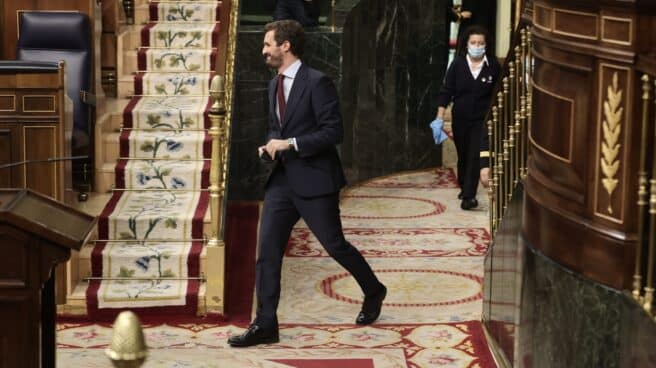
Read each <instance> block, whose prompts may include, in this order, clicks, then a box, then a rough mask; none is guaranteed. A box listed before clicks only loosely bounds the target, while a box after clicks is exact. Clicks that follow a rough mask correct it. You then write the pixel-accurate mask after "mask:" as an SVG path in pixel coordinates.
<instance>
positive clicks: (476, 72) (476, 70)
mask: <svg viewBox="0 0 656 368" xmlns="http://www.w3.org/2000/svg"><path fill="white" fill-rule="evenodd" d="M466 57H467V64H468V65H469V71H470V72H471V73H472V76H473V77H474V79H476V78H478V75H479V74H481V70H483V64H487V56H485V55H483V62H481V63H479V64H478V66H476V67H475V66H473V63H472V60H471V58H470V57H469V55H467V56H466ZM285 96H286V95H285ZM285 98H287V97H285Z"/></svg>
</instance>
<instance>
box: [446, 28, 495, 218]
mask: <svg viewBox="0 0 656 368" xmlns="http://www.w3.org/2000/svg"><path fill="white" fill-rule="evenodd" d="M488 39H489V36H488V32H487V30H486V29H485V28H484V27H481V26H471V27H469V28H467V29H466V30H465V31H464V32H463V34H462V40H460V45H461V47H460V49H459V50H458V52H457V55H456V57H455V58H454V60H453V62H452V63H451V65H450V66H449V69H448V70H447V72H446V76H445V77H444V83H443V84H442V89H441V90H440V94H439V96H438V103H437V106H438V108H437V119H442V120H443V119H444V111H445V109H446V107H447V106H448V105H449V103H451V102H453V108H452V111H451V116H452V129H453V139H454V141H455V144H456V151H457V154H458V168H457V174H458V184H459V185H460V193H459V194H458V198H459V199H461V200H462V202H461V204H460V207H461V208H462V209H464V210H470V209H472V208H475V207H477V206H478V201H477V200H476V191H477V189H478V180H479V175H480V170H481V168H482V167H485V166H487V162H488V160H487V159H484V160H481V158H480V157H481V156H486V155H485V154H484V153H483V152H487V142H486V141H484V140H483V135H484V134H487V129H486V128H485V124H484V120H485V115H486V113H487V110H488V108H489V106H490V100H491V98H492V92H493V89H494V85H495V84H496V82H497V79H498V78H499V71H500V67H499V63H498V61H497V60H496V58H495V57H494V55H492V54H490V53H489V52H488V51H487V50H488V45H487V41H488ZM481 164H483V165H481Z"/></svg>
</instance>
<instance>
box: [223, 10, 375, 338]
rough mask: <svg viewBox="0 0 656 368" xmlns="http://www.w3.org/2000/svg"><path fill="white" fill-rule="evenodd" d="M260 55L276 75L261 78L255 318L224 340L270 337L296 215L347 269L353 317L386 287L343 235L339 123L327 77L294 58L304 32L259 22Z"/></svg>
mask: <svg viewBox="0 0 656 368" xmlns="http://www.w3.org/2000/svg"><path fill="white" fill-rule="evenodd" d="M265 31H266V34H265V36H264V46H263V48H262V54H263V55H264V57H265V62H266V64H267V66H269V67H271V68H273V69H275V70H277V72H278V76H277V77H276V78H274V79H272V80H271V82H270V83H269V126H268V134H267V143H266V145H264V146H261V147H259V148H258V153H259V155H260V157H261V158H263V159H265V158H268V160H271V161H273V162H272V166H273V170H272V172H271V174H270V175H269V178H268V179H267V183H266V187H265V194H264V205H263V209H262V219H261V222H260V234H259V253H258V259H257V266H256V280H255V283H256V294H257V312H256V318H255V320H254V321H253V322H252V323H251V325H250V327H249V328H248V330H246V332H244V333H243V334H242V335H240V336H233V337H231V338H230V339H229V340H228V343H229V344H230V345H231V346H240V347H241V346H252V345H257V344H263V343H275V342H278V319H277V316H276V309H277V308H278V301H279V299H280V273H281V266H282V259H283V254H284V251H285V247H286V245H287V242H288V241H289V235H290V234H291V230H292V227H293V226H294V224H296V222H297V221H298V220H299V218H301V217H302V218H303V220H305V223H306V224H307V226H308V227H309V228H310V230H311V231H312V232H313V233H314V235H315V236H316V237H317V239H318V240H319V242H320V243H321V245H322V246H323V247H324V248H325V249H326V251H327V252H328V254H329V255H330V256H331V257H333V258H334V259H335V260H336V261H337V262H338V263H339V264H340V265H342V267H344V268H345V269H346V270H348V271H349V272H350V273H351V275H353V277H354V278H355V280H356V281H357V283H358V284H359V285H360V287H361V288H362V291H363V293H364V295H365V297H364V303H363V305H362V309H361V311H360V313H359V314H358V316H357V317H356V320H355V322H356V323H357V324H360V325H366V324H370V323H372V322H374V321H375V320H376V319H377V318H378V316H379V315H380V310H381V307H382V304H383V299H384V298H385V295H386V293H387V289H386V288H385V286H384V285H383V284H382V283H380V281H378V279H377V278H376V276H375V275H374V273H373V271H372V270H371V267H370V266H369V264H367V262H366V261H365V260H364V258H363V257H362V255H361V254H360V252H358V250H357V249H355V248H354V247H353V246H352V245H351V244H350V243H349V242H348V241H346V239H345V238H344V233H343V232H342V223H341V220H340V217H339V191H340V189H341V188H342V187H343V186H344V185H345V184H346V180H345V179H344V172H343V170H342V165H341V162H340V159H339V156H338V154H337V149H336V147H335V145H336V144H339V143H341V142H342V139H343V135H344V128H343V123H342V115H341V113H340V111H339V99H338V96H337V91H336V89H335V86H334V85H333V83H332V81H331V80H330V79H329V78H328V77H327V76H326V75H324V74H323V73H321V72H319V71H317V70H315V69H312V68H310V67H308V66H306V65H305V64H303V63H302V62H301V60H300V59H299V58H300V57H301V56H302V55H303V48H304V43H305V34H304V32H303V28H302V26H301V25H300V24H299V23H298V22H296V21H292V20H283V21H276V22H272V23H269V24H267V25H266V26H265Z"/></svg>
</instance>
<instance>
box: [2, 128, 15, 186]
mask: <svg viewBox="0 0 656 368" xmlns="http://www.w3.org/2000/svg"><path fill="white" fill-rule="evenodd" d="M11 138H12V137H11V130H10V129H3V128H0V165H4V164H8V163H11V162H13V155H12V154H11V147H12V144H11V140H12V139H11ZM11 173H12V170H11V168H9V167H8V168H5V169H0V188H9V187H10V186H11V182H12V180H11V179H12V177H11V176H12V175H11Z"/></svg>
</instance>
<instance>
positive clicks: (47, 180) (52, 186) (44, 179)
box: [23, 126, 58, 198]
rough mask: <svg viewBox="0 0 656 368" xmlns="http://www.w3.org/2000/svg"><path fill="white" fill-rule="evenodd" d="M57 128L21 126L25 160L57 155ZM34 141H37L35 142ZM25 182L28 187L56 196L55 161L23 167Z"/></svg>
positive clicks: (44, 158) (42, 158)
mask: <svg viewBox="0 0 656 368" xmlns="http://www.w3.org/2000/svg"><path fill="white" fill-rule="evenodd" d="M56 134H57V130H56V127H54V126H25V127H23V147H24V150H25V151H24V154H23V157H25V160H47V159H49V158H53V157H57V137H56ZM34 142H39V143H38V144H35V143H34ZM24 173H25V183H26V185H27V187H28V188H31V189H34V190H36V191H37V192H39V193H43V194H45V195H47V196H51V197H53V198H57V194H58V188H57V186H58V179H57V163H56V162H50V163H47V162H43V163H32V164H29V165H27V166H26V167H25V171H24Z"/></svg>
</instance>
